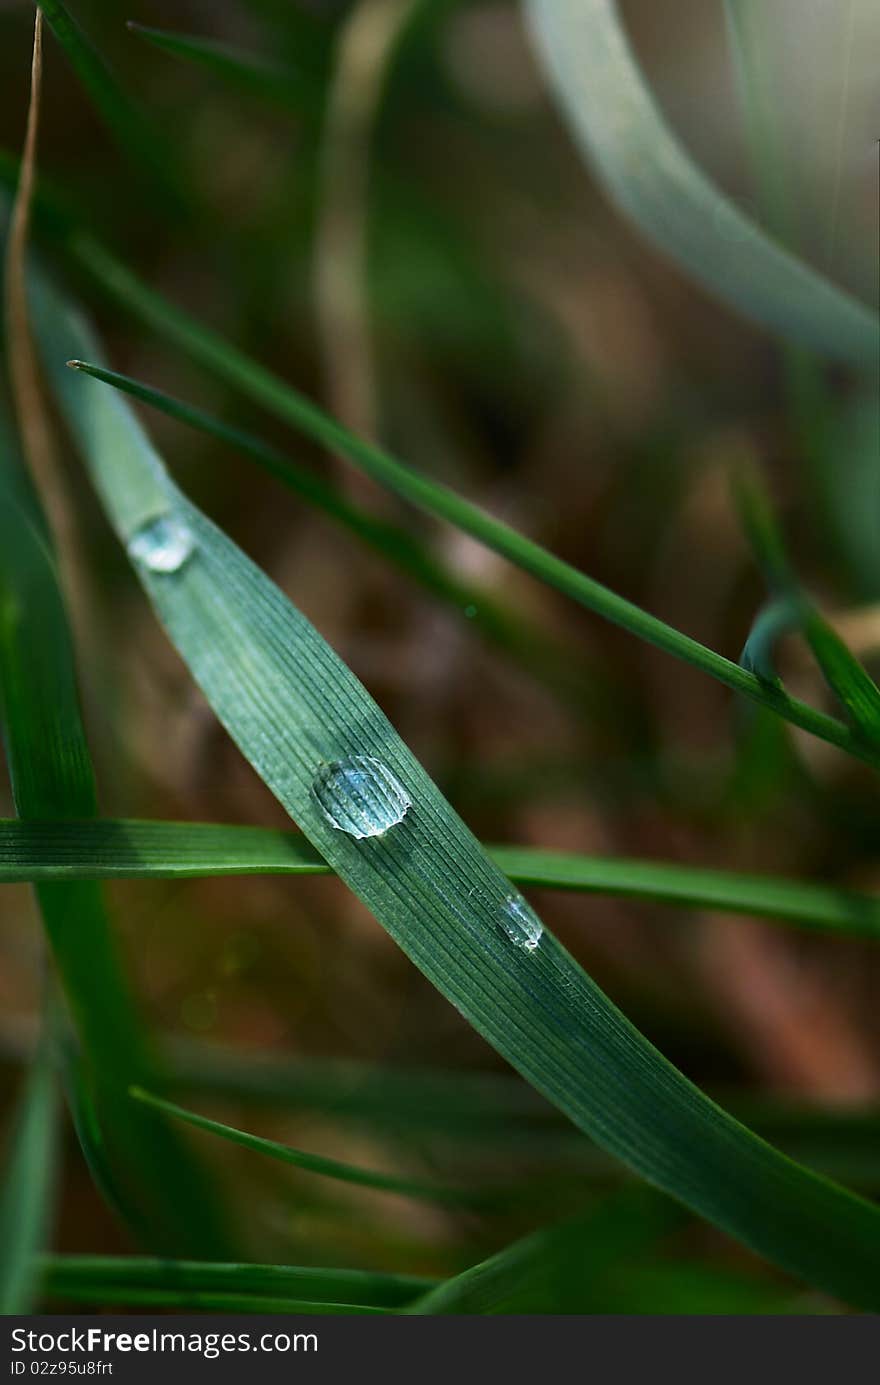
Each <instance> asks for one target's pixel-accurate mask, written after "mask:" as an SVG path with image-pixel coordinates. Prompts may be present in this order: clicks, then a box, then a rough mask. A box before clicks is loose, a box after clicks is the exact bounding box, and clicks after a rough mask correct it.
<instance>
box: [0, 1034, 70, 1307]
mask: <svg viewBox="0 0 880 1385" xmlns="http://www.w3.org/2000/svg"><path fill="white" fill-rule="evenodd" d="M58 1122H59V1102H58V1093H57V1089H56V1082H55V1074H54V1072H53V1070H52V1062H51V1055H50V1049H49V1044H48V1042H47V1041H44V1042H43V1043H42V1044H41V1045H40V1048H39V1050H38V1052H37V1056H36V1058H35V1060H34V1062H33V1064H32V1066H31V1069H30V1072H29V1073H28V1075H27V1079H26V1082H25V1086H24V1090H23V1092H22V1094H21V1098H20V1101H19V1106H18V1110H17V1113H16V1116H15V1119H14V1124H13V1128H12V1132H11V1140H10V1142H9V1145H8V1148H7V1150H6V1151H5V1158H4V1161H3V1178H2V1192H0V1314H2V1315H3V1316H9V1315H11V1314H15V1313H30V1312H32V1311H33V1302H34V1297H35V1293H36V1288H37V1278H38V1276H37V1270H36V1257H37V1255H39V1254H41V1253H42V1252H43V1251H44V1250H45V1248H46V1243H47V1240H48V1237H49V1228H50V1225H51V1221H52V1212H53V1206H54V1201H55V1171H56V1164H57V1160H58V1152H57V1144H58Z"/></svg>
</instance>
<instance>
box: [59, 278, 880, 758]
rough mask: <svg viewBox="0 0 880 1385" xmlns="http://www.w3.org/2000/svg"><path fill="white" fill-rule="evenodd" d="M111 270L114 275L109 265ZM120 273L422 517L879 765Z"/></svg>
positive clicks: (143, 305) (127, 285)
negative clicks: (344, 423)
mask: <svg viewBox="0 0 880 1385" xmlns="http://www.w3.org/2000/svg"><path fill="white" fill-rule="evenodd" d="M119 268H121V267H119ZM108 273H112V263H111V268H110V269H108ZM122 273H123V276H124V278H123V293H124V294H125V296H126V298H127V299H128V301H131V299H130V294H131V291H132V290H134V291H135V293H136V296H137V299H138V303H139V308H140V310H146V312H148V313H149V314H151V315H152V314H153V313H157V317H158V320H159V321H161V322H162V324H163V325H164V326H165V327H166V328H170V330H171V331H172V333H173V335H174V336H175V338H176V339H177V340H178V341H180V342H182V343H185V345H186V347H187V349H188V350H189V351H190V352H191V354H193V355H194V356H196V357H197V358H198V359H199V360H200V361H201V362H202V364H206V365H209V367H210V368H211V369H213V370H215V371H216V372H217V373H218V374H220V375H221V376H222V377H223V378H224V379H226V380H227V381H229V382H230V383H233V384H235V385H237V386H238V387H239V388H241V389H243V390H244V392H245V393H247V394H250V395H251V396H252V397H253V398H254V399H256V400H257V401H258V402H260V403H262V404H264V405H266V406H267V407H269V408H270V409H272V410H273V411H274V412H275V413H276V414H278V416H279V417H281V418H282V419H284V420H285V421H286V422H287V423H290V424H293V426H294V427H297V428H300V429H301V430H302V431H303V432H305V433H306V434H307V435H308V436H309V437H311V438H312V439H314V440H315V441H316V442H319V443H320V444H321V445H322V446H325V447H328V448H329V449H330V450H331V451H334V452H337V453H339V454H340V455H344V456H346V457H348V458H349V460H350V461H353V462H354V464H355V465H356V466H358V467H360V468H361V469H362V470H363V471H365V472H366V473H367V474H368V475H369V476H372V477H373V479H374V480H376V481H378V482H379V484H380V485H383V486H386V487H387V488H389V489H391V490H393V491H396V492H397V494H399V495H401V496H402V497H403V498H404V499H405V500H407V501H409V503H410V504H412V505H415V506H416V508H418V509H421V510H424V511H425V512H426V513H427V514H432V515H436V516H438V517H439V518H441V519H444V520H446V521H448V522H449V523H451V524H453V525H455V526H456V528H459V529H461V530H463V531H464V532H465V533H467V534H470V535H471V537H472V538H475V539H477V540H478V542H480V543H483V544H485V545H486V547H487V548H491V549H493V550H494V551H495V552H496V553H500V554H501V555H502V556H503V557H505V558H507V559H508V560H509V561H510V562H512V563H514V564H516V566H518V567H521V568H523V569H524V571H526V572H530V573H531V574H532V575H533V576H534V577H537V578H538V580H539V581H543V582H546V583H547V584H548V585H549V586H552V587H555V588H556V589H557V591H560V592H562V593H563V594H564V595H565V596H568V597H570V598H571V599H572V600H574V601H577V602H578V603H579V604H580V605H582V606H585V607H587V609H588V610H591V611H594V612H595V613H596V614H597V615H600V616H602V617H603V618H604V619H606V620H609V621H611V623H612V624H614V625H619V626H621V627H622V628H623V629H625V630H628V631H629V632H630V634H633V635H635V636H636V637H637V638H639V639H643V640H645V641H646V642H647V643H649V644H653V645H655V646H656V647H657V648H658V649H662V650H664V651H665V652H666V653H667V654H671V655H672V656H673V657H674V658H677V659H680V660H682V661H683V662H684V663H688V664H690V665H692V666H693V667H694V668H698V669H700V670H702V672H704V673H708V674H709V675H710V676H711V677H713V678H716V679H717V680H718V681H719V682H721V683H723V684H725V685H726V686H727V687H729V688H732V689H733V690H734V691H736V692H740V693H743V694H744V695H745V696H746V697H749V698H751V699H752V700H753V701H754V702H758V703H760V704H761V705H762V706H766V707H770V708H771V709H772V710H773V711H775V712H777V713H778V714H779V715H780V716H782V717H785V718H786V720H788V721H790V722H792V724H793V725H795V726H800V727H801V728H802V729H803V730H805V731H810V732H811V733H812V734H813V735H816V736H818V737H820V739H822V740H827V741H829V742H830V743H831V744H832V745H837V746H839V747H840V748H841V749H844V750H847V751H848V752H849V753H850V754H851V755H854V756H856V758H858V759H863V760H866V761H867V762H868V763H870V764H873V765H875V766H880V753H878V752H876V751H875V750H874V748H873V747H871V746H866V745H865V744H864V743H863V741H862V740H861V739H860V738H859V737H857V736H855V735H854V734H853V732H852V731H851V729H850V728H849V727H846V726H844V725H843V724H842V723H841V722H838V721H836V720H835V719H834V718H833V717H829V716H826V715H825V714H824V713H823V712H818V711H816V710H815V709H814V708H812V707H809V706H807V705H806V704H805V703H803V702H799V701H798V700H797V699H796V698H791V697H788V695H787V694H786V693H784V692H783V691H781V690H779V689H777V688H773V687H768V686H767V685H766V684H764V683H762V682H761V681H760V680H759V679H758V678H756V677H755V676H754V674H752V673H749V672H748V671H747V670H746V669H743V668H741V667H740V666H739V664H735V663H734V662H733V661H732V660H730V659H727V658H725V657H724V655H722V654H717V653H716V652H715V651H714V650H711V649H708V648H707V647H706V646H705V645H702V644H700V643H699V642H698V641H697V640H694V639H691V637H690V636H689V635H685V634H682V633H681V631H679V630H676V629H674V628H673V627H672V626H671V625H667V624H666V622H665V621H663V620H659V619H658V618H657V617H656V616H653V615H651V614H650V613H649V612H648V611H644V610H642V609H641V607H639V606H636V605H635V604H634V603H633V602H631V601H627V600H626V599H625V598H624V597H622V596H618V595H617V593H616V592H612V591H610V590H609V588H608V587H605V586H603V585H602V584H601V583H600V582H596V581H594V580H593V578H591V577H587V576H586V575H585V574H584V573H582V572H579V571H578V570H577V568H574V567H572V566H571V565H570V564H569V563H566V562H564V561H563V560H562V559H561V558H557V557H555V556H554V554H552V553H550V552H548V551H547V549H545V548H542V547H541V545H540V544H538V543H535V542H534V541H533V540H532V539H529V538H526V536H525V535H523V534H520V533H518V532H517V531H516V530H515V529H512V528H510V526H509V525H507V524H504V523H503V522H502V521H501V520H497V519H495V518H493V516H491V515H489V514H487V513H486V511H485V510H482V509H481V508H480V507H479V506H478V505H474V504H471V502H470V501H468V500H465V499H464V498H463V497H462V496H459V495H458V494H456V492H455V491H452V490H450V489H449V487H447V486H444V485H442V484H440V483H439V482H437V481H433V480H430V479H429V478H427V477H424V476H421V475H419V473H418V472H415V471H412V470H411V469H410V468H409V467H406V466H404V465H403V464H402V463H400V462H398V461H396V460H395V459H394V458H393V457H391V456H390V455H389V454H388V453H386V452H384V451H383V450H382V449H381V448H378V447H376V446H374V445H372V444H370V443H366V442H363V441H362V440H361V439H360V438H357V437H355V436H354V434H352V433H349V432H348V431H347V430H346V429H345V428H342V427H341V426H340V425H339V424H337V423H335V422H334V421H333V420H332V419H331V418H329V417H328V416H327V415H326V414H324V413H322V412H321V410H320V409H318V407H317V406H316V405H314V404H312V403H311V402H310V401H309V400H307V399H305V398H304V397H303V396H301V395H299V394H297V393H296V391H295V390H292V389H290V388H289V387H288V386H286V385H285V384H284V383H283V382H282V381H281V380H279V379H278V378H277V377H276V376H274V375H272V374H271V372H269V371H267V370H264V369H263V367H262V366H260V365H258V364H257V363H256V362H254V361H251V360H250V359H249V358H248V357H246V356H244V355H242V353H241V352H239V351H237V350H236V349H235V348H234V347H231V346H229V345H227V343H226V342H224V341H222V340H221V339H220V338H218V337H215V336H214V335H213V334H212V333H209V332H206V331H205V330H204V329H203V328H201V327H199V326H198V324H196V323H194V322H192V321H190V320H189V319H187V318H185V317H183V316H182V315H181V314H178V313H177V312H176V310H174V309H172V308H171V307H170V306H169V305H166V304H164V303H158V302H157V300H155V299H154V298H153V297H152V295H150V294H149V293H147V294H146V297H145V295H144V292H143V291H141V289H140V286H139V285H137V284H136V283H134V284H133V282H132V280H131V279H130V277H129V276H128V275H127V273H126V271H124V270H123V271H122ZM117 287H118V284H117ZM70 359H71V360H72V361H73V362H75V364H76V367H77V369H78V370H80V371H82V372H83V373H85V374H88V375H91V376H93V377H94V378H96V379H99V380H103V381H105V382H106V383H108V384H112V385H115V386H117V387H118V388H119V389H122V390H126V391H128V392H131V393H138V392H140V395H141V397H143V390H144V386H142V385H140V384H139V383H138V382H131V383H132V385H133V386H134V388H130V386H129V382H128V380H127V377H125V376H120V375H119V374H117V373H116V372H113V371H108V370H106V368H105V367H103V366H100V365H95V364H92V363H89V362H87V361H86V360H85V359H84V357H83V356H82V355H80V356H76V355H72V356H71V358H70ZM59 389H60V390H61V391H62V393H63V392H65V387H64V385H63V384H61V383H60V382H59ZM151 402H152V401H151Z"/></svg>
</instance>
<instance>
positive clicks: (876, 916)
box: [0, 818, 880, 938]
mask: <svg viewBox="0 0 880 1385" xmlns="http://www.w3.org/2000/svg"><path fill="white" fill-rule="evenodd" d="M485 850H486V851H487V852H488V853H489V855H490V856H491V857H492V859H493V860H494V861H495V862H496V864H497V865H499V866H500V867H501V869H502V870H503V871H504V873H505V875H507V876H509V878H510V879H511V880H515V881H516V883H517V884H519V885H533V886H539V887H541V888H543V889H557V890H576V891H585V892H590V893H596V894H608V895H617V896H619V897H622V898H628V899H643V900H652V901H655V902H657V903H663V904H676V905H681V906H683V907H685V908H697V909H716V910H729V911H730V912H732V913H737V914H750V915H755V914H757V915H759V916H761V917H766V918H772V919H779V920H782V921H784V922H785V923H789V924H793V925H795V926H798V927H804V928H814V929H819V930H822V931H828V932H831V933H836V934H840V935H842V936H854V937H864V938H880V900H878V899H876V898H875V897H874V896H873V895H869V894H860V893H858V892H856V891H851V890H844V889H838V888H835V887H834V886H829V885H817V884H813V883H811V882H806V881H805V882H801V881H798V880H789V879H786V878H785V877H783V876H773V875H740V874H736V873H734V872H732V871H717V870H710V869H706V868H702V869H701V868H699V867H694V866H680V865H676V864H673V863H670V862H666V861H643V860H634V859H632V858H631V857H602V856H582V855H578V854H576V853H575V852H563V851H547V850H543V849H541V848H540V847H523V846H488V847H486V848H485ZM329 869H330V868H329V866H328V865H327V863H326V861H325V860H324V858H323V857H322V856H321V855H320V853H319V852H318V851H316V850H315V848H314V847H313V846H312V845H311V843H310V842H308V841H307V840H306V839H305V838H304V837H301V836H297V835H296V834H294V833H290V832H278V831H275V830H274V829H272V828H263V827H226V826H220V825H217V826H215V825H214V824H212V823H183V822H179V823H178V822H145V821H137V820H132V819H107V818H103V819H100V818H99V819H95V820H93V821H90V822H89V821H86V822H20V821H16V820H9V819H0V884H14V883H16V882H21V881H31V882H41V881H47V880H109V879H116V878H118V879H131V880H147V879H159V880H172V879H182V878H187V877H198V876H212V875H220V876H223V875H320V874H325V873H326V872H328V871H329Z"/></svg>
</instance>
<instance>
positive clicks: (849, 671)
mask: <svg viewBox="0 0 880 1385" xmlns="http://www.w3.org/2000/svg"><path fill="white" fill-rule="evenodd" d="M735 493H736V498H737V503H738V507H739V510H740V514H741V516H742V520H743V526H744V528H745V531H746V535H747V536H748V539H749V542H750V543H751V546H752V549H753V551H754V554H755V558H756V560H757V562H758V565H759V567H760V568H761V569H762V571H763V573H764V577H765V580H766V582H767V584H768V586H769V587H770V588H771V590H773V591H775V592H778V593H780V596H779V599H778V600H777V601H776V602H774V603H773V604H772V605H771V606H770V607H769V608H767V609H766V610H765V612H764V613H763V615H762V616H759V617H758V620H757V621H756V622H755V625H754V626H753V627H752V632H751V634H750V636H749V640H748V641H747V643H746V648H745V650H744V651H743V654H744V655H745V656H748V657H749V658H750V659H751V660H755V659H757V660H758V661H759V662H760V664H761V667H762V669H763V671H764V673H767V672H768V671H769V670H770V669H771V668H772V645H773V643H775V640H776V638H777V637H778V636H779V635H780V634H782V633H784V631H785V630H786V629H798V630H801V631H802V632H803V634H804V636H805V638H806V640H807V643H808V644H809V646H810V648H811V650H812V651H813V655H814V656H815V659H816V662H817V664H818V665H819V668H820V669H821V670H822V675H823V677H824V679H825V681H826V683H827V684H828V686H829V688H830V689H831V691H832V692H833V693H834V694H835V696H836V697H837V699H838V701H839V702H840V704H841V706H842V707H844V708H845V709H846V712H847V714H848V716H849V718H850V720H851V721H852V723H853V726H854V727H855V729H856V732H857V733H858V734H859V735H860V736H862V737H863V738H864V740H865V741H866V742H867V743H869V744H873V745H880V688H878V687H877V684H876V683H875V682H874V680H873V678H872V677H871V676H870V674H869V673H868V672H867V670H866V669H865V668H864V667H863V666H862V664H861V663H860V662H859V660H858V659H857V658H856V657H855V655H854V654H853V653H852V652H851V651H850V650H849V649H848V648H847V646H846V644H845V643H844V641H843V640H842V639H841V638H840V636H839V635H838V634H837V633H836V632H835V631H834V630H833V629H832V628H831V626H830V625H829V624H828V622H827V621H826V620H825V618H824V617H823V616H822V615H821V614H820V612H819V611H818V610H817V609H816V607H815V605H814V604H813V602H812V601H811V600H810V599H809V597H808V596H806V595H805V594H804V593H803V592H802V590H801V588H800V586H799V584H798V580H797V577H796V575H795V573H794V571H793V569H792V566H791V564H790V562H789V559H788V555H787V553H786V549H785V542H784V539H783V536H782V531H781V529H780V527H779V525H778V523H777V521H776V516H775V515H774V513H773V508H772V505H771V503H770V499H769V496H768V495H767V493H766V489H765V487H764V483H763V479H762V477H761V475H760V473H758V472H757V471H753V470H751V469H743V470H742V471H741V472H740V473H739V474H738V475H737V477H736V485H735ZM755 671H756V672H759V670H758V669H757V668H756V670H755Z"/></svg>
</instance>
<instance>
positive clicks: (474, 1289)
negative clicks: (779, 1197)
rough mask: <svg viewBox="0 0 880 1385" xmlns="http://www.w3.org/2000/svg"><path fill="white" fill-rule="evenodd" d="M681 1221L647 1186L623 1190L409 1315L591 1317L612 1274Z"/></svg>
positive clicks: (521, 1244)
mask: <svg viewBox="0 0 880 1385" xmlns="http://www.w3.org/2000/svg"><path fill="white" fill-rule="evenodd" d="M681 1220H682V1217H681V1212H680V1210H679V1209H678V1208H676V1207H674V1206H673V1205H672V1204H671V1203H669V1202H667V1201H666V1200H665V1199H662V1198H659V1197H657V1196H656V1195H651V1194H649V1193H647V1191H646V1190H645V1189H634V1190H630V1191H627V1192H623V1193H619V1194H617V1195H616V1196H614V1197H612V1198H608V1199H607V1200H606V1201H604V1202H602V1203H600V1204H599V1206H598V1207H592V1208H590V1210H589V1211H588V1212H586V1213H584V1214H582V1215H581V1216H579V1217H576V1218H572V1219H571V1220H570V1221H566V1222H563V1223H561V1224H560V1225H558V1226H551V1227H546V1228H544V1229H542V1230H541V1231H538V1232H535V1233H534V1234H533V1235H531V1236H527V1237H525V1239H524V1240H521V1241H516V1242H514V1244H513V1245H510V1246H507V1247H506V1249H504V1250H502V1251H500V1252H499V1253H498V1254H497V1255H493V1256H492V1257H491V1259H489V1260H484V1261H483V1262H482V1263H481V1264H479V1265H474V1266H472V1268H471V1269H468V1270H465V1271H464V1272H463V1273H462V1274H459V1275H456V1276H455V1277H454V1278H452V1279H447V1280H445V1281H444V1282H443V1283H442V1284H438V1285H437V1286H436V1288H433V1289H431V1290H429V1291H428V1293H427V1294H425V1295H424V1296H423V1297H422V1298H419V1299H416V1301H415V1303H413V1304H411V1305H410V1306H409V1308H407V1309H406V1310H405V1311H406V1312H407V1313H418V1314H425V1315H427V1314H435V1313H443V1314H497V1313H588V1312H590V1311H591V1305H592V1298H593V1294H594V1293H595V1290H596V1286H597V1284H599V1283H601V1281H602V1279H603V1278H604V1277H605V1276H606V1275H607V1274H608V1272H609V1270H610V1269H611V1268H612V1267H613V1266H614V1265H615V1264H617V1263H618V1262H619V1261H621V1260H626V1259H627V1258H628V1257H629V1256H630V1255H632V1254H634V1253H636V1252H638V1251H640V1250H644V1249H646V1248H648V1247H650V1246H652V1245H654V1244H655V1243H656V1242H657V1241H658V1240H659V1239H660V1238H661V1237H662V1236H663V1235H664V1234H665V1233H667V1232H668V1231H670V1230H671V1229H672V1228H674V1227H676V1226H677V1225H679V1224H680V1222H681Z"/></svg>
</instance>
